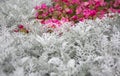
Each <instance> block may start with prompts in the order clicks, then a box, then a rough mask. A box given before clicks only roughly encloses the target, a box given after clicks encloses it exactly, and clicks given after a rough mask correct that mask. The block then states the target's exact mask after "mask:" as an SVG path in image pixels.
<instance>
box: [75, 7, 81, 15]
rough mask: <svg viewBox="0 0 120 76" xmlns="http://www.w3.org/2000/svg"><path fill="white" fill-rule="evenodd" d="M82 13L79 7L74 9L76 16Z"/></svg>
mask: <svg viewBox="0 0 120 76" xmlns="http://www.w3.org/2000/svg"><path fill="white" fill-rule="evenodd" d="M81 12H82V8H81V7H80V6H79V7H78V8H77V9H76V14H80V13H81Z"/></svg>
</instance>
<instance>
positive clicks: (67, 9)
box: [65, 8, 73, 14]
mask: <svg viewBox="0 0 120 76" xmlns="http://www.w3.org/2000/svg"><path fill="white" fill-rule="evenodd" d="M65 11H66V13H67V14H72V13H73V11H72V10H71V9H69V8H66V9H65Z"/></svg>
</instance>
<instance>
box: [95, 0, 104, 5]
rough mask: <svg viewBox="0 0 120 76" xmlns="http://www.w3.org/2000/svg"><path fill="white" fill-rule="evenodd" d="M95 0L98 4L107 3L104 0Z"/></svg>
mask: <svg viewBox="0 0 120 76" xmlns="http://www.w3.org/2000/svg"><path fill="white" fill-rule="evenodd" d="M94 1H95V2H97V4H100V5H101V6H104V5H105V2H104V0H94Z"/></svg>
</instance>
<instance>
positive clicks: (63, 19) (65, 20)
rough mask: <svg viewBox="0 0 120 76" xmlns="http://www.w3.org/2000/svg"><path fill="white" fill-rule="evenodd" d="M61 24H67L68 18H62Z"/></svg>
mask: <svg viewBox="0 0 120 76" xmlns="http://www.w3.org/2000/svg"><path fill="white" fill-rule="evenodd" d="M61 22H69V19H68V18H65V17H62V19H61Z"/></svg>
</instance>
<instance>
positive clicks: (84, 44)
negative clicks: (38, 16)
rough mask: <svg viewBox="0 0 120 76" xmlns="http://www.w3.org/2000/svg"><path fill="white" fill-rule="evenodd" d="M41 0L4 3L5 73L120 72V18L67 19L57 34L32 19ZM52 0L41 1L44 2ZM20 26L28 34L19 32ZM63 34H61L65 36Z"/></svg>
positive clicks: (65, 75)
mask: <svg viewBox="0 0 120 76" xmlns="http://www.w3.org/2000/svg"><path fill="white" fill-rule="evenodd" d="M38 2H40V1H39V0H33V1H32V0H31V1H28V0H2V1H1V3H0V6H1V7H0V19H1V20H0V76H120V16H119V15H118V14H115V17H113V18H109V17H104V18H103V19H102V20H100V19H96V20H86V21H84V22H79V23H77V24H76V26H75V27H69V25H70V24H69V23H65V24H64V25H63V27H62V28H61V29H58V31H55V32H53V33H51V34H50V33H45V32H46V30H47V29H43V28H42V27H41V26H42V25H41V24H39V23H38V22H36V21H34V20H30V19H29V18H30V17H32V16H33V14H32V9H33V7H34V5H36V4H37V3H38ZM42 2H47V3H48V5H50V1H49V0H41V2H40V3H42ZM18 24H24V25H28V26H25V27H26V28H29V29H30V30H31V31H32V32H30V33H29V34H23V33H14V32H12V29H14V28H15V27H16V26H17V25H18ZM60 33H62V35H60Z"/></svg>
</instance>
